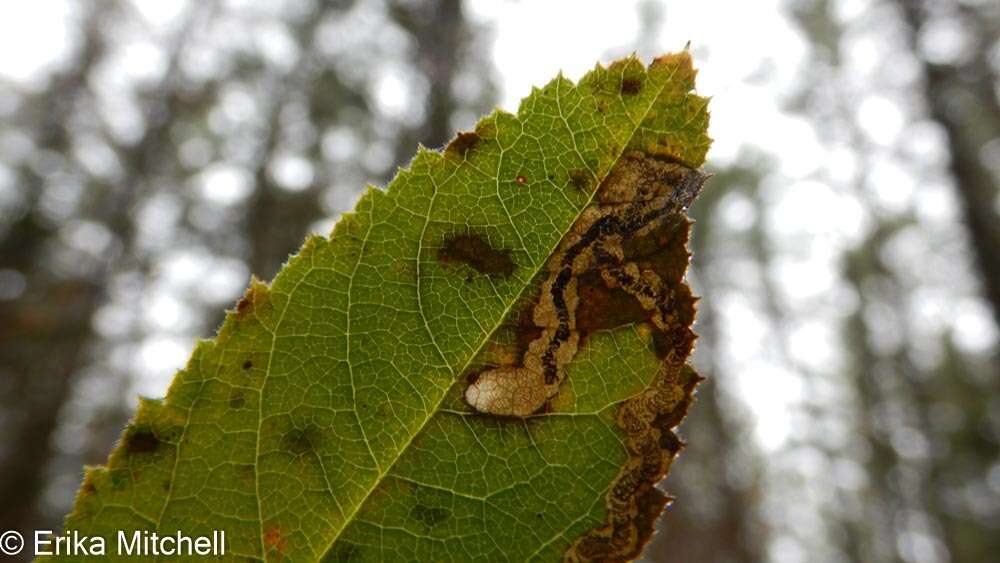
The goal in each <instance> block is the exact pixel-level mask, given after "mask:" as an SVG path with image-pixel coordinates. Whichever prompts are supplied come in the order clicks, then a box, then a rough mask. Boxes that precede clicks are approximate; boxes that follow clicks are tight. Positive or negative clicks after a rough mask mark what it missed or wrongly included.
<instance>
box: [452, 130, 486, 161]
mask: <svg viewBox="0 0 1000 563" xmlns="http://www.w3.org/2000/svg"><path fill="white" fill-rule="evenodd" d="M479 141H480V137H479V134H478V133H475V132H472V131H462V132H461V133H459V134H458V135H456V136H455V138H454V139H452V140H451V142H450V143H448V146H447V147H445V149H444V153H445V155H446V156H447V155H454V156H459V157H462V158H465V157H467V156H468V155H469V153H470V152H472V150H473V149H475V148H476V145H478V144H479Z"/></svg>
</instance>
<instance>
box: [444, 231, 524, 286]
mask: <svg viewBox="0 0 1000 563" xmlns="http://www.w3.org/2000/svg"><path fill="white" fill-rule="evenodd" d="M438 259H439V260H441V261H442V262H445V263H456V262H458V263H462V264H465V265H467V266H469V267H471V268H472V269H474V270H475V271H477V272H479V273H480V274H485V275H488V276H494V275H495V276H500V277H504V278H505V277H508V276H510V275H511V274H513V273H514V271H515V270H516V269H517V264H515V263H514V261H513V260H511V258H510V250H497V249H496V248H493V246H492V245H490V243H489V242H487V241H486V239H484V238H483V237H482V236H480V235H477V234H474V233H468V234H458V235H452V236H449V237H447V238H446V239H445V241H444V246H443V247H441V249H440V250H439V251H438Z"/></svg>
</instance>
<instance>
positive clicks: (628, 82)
mask: <svg viewBox="0 0 1000 563" xmlns="http://www.w3.org/2000/svg"><path fill="white" fill-rule="evenodd" d="M640 90H642V80H640V79H639V78H637V77H635V76H626V77H625V78H623V79H622V85H621V93H622V95H623V96H634V95H636V94H638V93H639V91H640Z"/></svg>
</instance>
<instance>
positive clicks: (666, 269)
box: [64, 52, 709, 561]
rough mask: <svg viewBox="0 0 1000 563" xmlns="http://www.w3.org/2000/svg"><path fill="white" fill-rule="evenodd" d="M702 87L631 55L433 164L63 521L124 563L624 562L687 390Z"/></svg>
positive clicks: (209, 362) (328, 258)
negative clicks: (132, 546) (214, 556)
mask: <svg viewBox="0 0 1000 563" xmlns="http://www.w3.org/2000/svg"><path fill="white" fill-rule="evenodd" d="M694 76H695V72H694V70H693V69H692V67H691V60H690V57H689V55H688V54H687V52H682V53H678V54H674V55H668V56H665V57H661V58H660V59H657V60H656V61H654V62H653V63H652V64H651V65H650V66H649V68H648V69H647V68H645V67H644V66H643V65H642V64H641V63H640V62H638V61H637V60H636V59H635V58H628V59H625V60H622V61H618V62H616V63H614V64H612V65H610V67H608V68H602V67H598V68H596V69H595V70H593V71H592V72H590V73H589V74H587V75H586V76H584V77H583V79H582V80H581V81H580V82H579V84H576V85H574V84H573V83H571V82H570V81H569V80H566V79H564V78H562V77H558V78H556V79H555V80H553V81H552V82H550V83H549V84H548V85H547V86H545V87H544V88H543V89H541V90H535V91H533V92H532V94H531V95H530V96H529V97H528V98H526V99H525V100H524V101H523V102H522V103H521V107H520V109H519V111H518V114H517V115H516V116H515V115H511V114H509V113H505V112H501V111H497V112H494V113H493V114H492V115H490V116H488V117H486V118H484V119H483V120H481V121H480V122H479V124H478V125H477V126H476V129H475V131H474V132H466V133H461V134H459V135H458V136H457V137H456V138H455V139H454V140H453V141H452V142H451V143H450V144H449V145H448V147H447V148H446V149H445V150H444V151H441V152H438V151H433V150H427V149H424V148H421V149H419V150H418V153H417V156H416V157H415V158H414V159H413V161H412V163H411V164H410V166H409V168H407V169H404V170H401V171H400V172H399V174H398V175H397V176H396V178H395V179H394V180H393V181H392V182H391V183H390V184H389V187H388V189H387V190H385V191H382V190H379V189H375V188H369V189H368V191H367V192H366V193H365V195H364V197H363V198H362V199H361V200H360V202H359V203H358V205H357V208H356V210H355V211H354V212H353V213H350V214H347V215H345V216H344V217H343V218H341V220H340V221H339V222H338V223H337V225H336V227H335V228H334V231H333V234H332V235H331V236H330V237H329V238H324V237H312V238H310V239H308V240H307V241H306V243H305V245H304V246H303V247H302V249H301V250H300V251H299V253H298V254H297V255H296V256H294V257H293V258H292V259H291V260H289V262H288V263H287V264H286V265H285V267H284V268H283V269H282V270H281V272H280V273H279V274H278V275H277V277H276V278H275V279H274V281H273V282H272V283H271V284H270V285H269V286H268V285H265V284H263V283H261V282H258V281H253V282H252V283H251V286H250V288H249V289H248V290H247V292H246V294H245V295H244V297H243V298H242V299H241V300H240V301H239V303H238V305H237V307H236V309H235V310H234V311H231V312H229V314H228V315H227V318H226V321H225V323H224V324H223V326H222V328H221V329H220V331H219V333H218V335H217V336H216V337H215V338H214V339H213V340H210V341H203V342H200V343H199V344H198V345H197V347H196V348H195V351H194V353H193V355H192V357H191V359H190V361H189V363H188V365H187V367H185V368H184V369H183V370H182V371H181V372H179V373H178V374H177V376H176V378H175V379H174V382H173V384H172V385H171V387H170V390H169V392H168V393H167V396H166V398H165V399H163V400H162V401H158V400H142V401H141V404H140V407H139V410H138V413H137V414H136V416H135V419H134V420H133V421H132V422H131V423H130V424H129V426H128V427H127V428H126V430H125V432H124V434H123V437H122V439H121V441H120V443H119V444H118V446H117V448H116V449H115V451H114V452H113V453H112V454H111V457H110V459H109V461H108V464H107V466H106V467H91V468H88V469H87V471H86V475H85V478H84V482H83V485H82V487H81V488H80V492H79V494H78V496H77V500H76V505H75V508H74V510H73V512H72V513H71V514H70V515H69V516H68V518H67V520H66V529H67V530H75V531H77V532H79V534H85V535H93V536H102V537H104V538H106V541H107V554H108V555H111V556H113V555H115V552H116V549H117V547H116V542H117V537H116V533H117V531H118V530H124V531H126V532H127V533H129V534H131V533H132V532H133V531H135V530H144V531H150V532H156V533H158V534H159V535H160V536H163V535H176V534H177V532H178V531H180V532H182V533H183V534H185V535H191V536H197V535H211V534H212V532H213V531H215V530H224V531H225V532H226V557H227V558H233V559H241V558H248V559H258V560H259V559H266V560H281V559H287V560H294V561H312V560H321V559H326V560H347V559H352V560H353V559H357V560H383V559H391V560H397V559H405V560H421V561H430V560H467V559H473V558H477V559H484V560H506V559H509V560H522V559H547V560H554V559H559V558H561V557H564V556H565V557H567V558H569V559H589V558H595V557H596V558H612V559H614V558H626V557H633V556H636V555H637V554H638V553H639V551H640V550H641V547H642V546H643V545H644V544H645V542H646V540H648V537H649V535H650V533H651V532H652V527H653V524H654V522H655V520H656V517H657V516H658V515H659V514H660V512H661V510H662V507H663V505H664V504H665V502H666V498H665V497H664V496H663V495H662V494H661V493H660V492H659V491H658V490H657V489H655V488H654V485H655V483H656V482H658V481H659V480H660V479H661V478H662V476H663V475H664V474H665V472H666V470H667V468H668V466H669V464H670V461H671V460H672V459H673V457H674V455H675V454H676V453H677V451H678V450H679V449H680V446H681V443H680V441H679V440H678V439H677V437H676V436H675V435H674V434H673V433H672V432H671V428H672V427H674V426H676V425H677V424H678V423H679V422H680V420H681V419H682V418H683V416H684V414H685V412H686V410H687V406H688V404H689V403H690V401H691V394H692V392H693V388H694V386H695V384H696V382H697V379H698V378H697V376H696V375H695V374H694V372H693V371H692V370H691V369H690V368H688V367H686V366H685V363H684V362H685V360H686V358H687V356H688V354H689V352H690V349H691V346H692V343H693V341H694V334H693V333H692V332H691V330H690V328H689V327H690V324H691V322H692V321H693V317H694V298H693V297H692V296H691V293H690V291H689V290H688V288H687V286H686V285H685V284H684V282H683V275H684V271H685V269H686V267H687V261H688V256H689V255H688V253H687V250H686V246H685V244H686V241H687V233H688V228H689V223H688V221H687V218H686V215H685V210H686V205H687V204H688V203H690V200H691V199H692V198H693V196H694V195H696V193H697V191H698V189H700V187H701V183H702V182H703V181H704V180H705V176H704V175H702V174H700V173H699V172H696V171H694V170H693V169H696V168H697V167H699V166H701V164H702V163H703V161H704V157H705V152H706V150H707V148H708V146H709V139H708V137H707V136H706V128H707V123H708V112H707V109H706V108H707V100H706V99H704V98H701V97H699V96H697V95H695V94H694V93H693V88H694ZM598 223H600V225H598V226H595V225H597V224H598ZM581 241H582V242H581ZM574 245H575V246H574ZM567 257H568V258H567ZM566 264H569V265H568V266H567V265H566ZM557 286H558V287H557ZM553 288H555V289H553ZM546 303H547V304H546ZM560 323H562V324H560ZM560 328H562V329H565V330H563V331H562V332H561V333H560V335H556V333H557V332H559V329H560ZM548 329H551V330H548ZM546 351H548V352H550V353H549V355H548V356H546V355H545V352H546ZM532 366H534V367H532ZM487 373H491V375H486V374H487ZM470 387H472V388H474V390H475V391H474V392H473V391H470ZM505 393H506V395H504V394H505ZM539 397H540V399H539ZM466 398H470V400H471V401H472V403H473V404H476V405H477V407H478V411H477V409H476V408H473V407H472V406H470V403H469V402H467V401H466ZM477 401H478V402H477ZM518 405H520V406H518ZM526 405H528V406H526ZM530 406H535V407H537V408H530ZM527 408H530V411H528V412H522V411H523V409H527ZM479 411H484V412H479ZM490 413H493V414H490ZM167 547H169V545H168V546H167ZM64 553H65V552H64Z"/></svg>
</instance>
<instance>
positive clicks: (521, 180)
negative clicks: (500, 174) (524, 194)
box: [514, 174, 528, 186]
mask: <svg viewBox="0 0 1000 563" xmlns="http://www.w3.org/2000/svg"><path fill="white" fill-rule="evenodd" d="M514 181H515V182H517V183H518V184H520V185H522V186H523V185H525V184H527V183H528V179H527V178H525V177H524V176H521V175H520V174H519V175H518V176H517V178H514Z"/></svg>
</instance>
